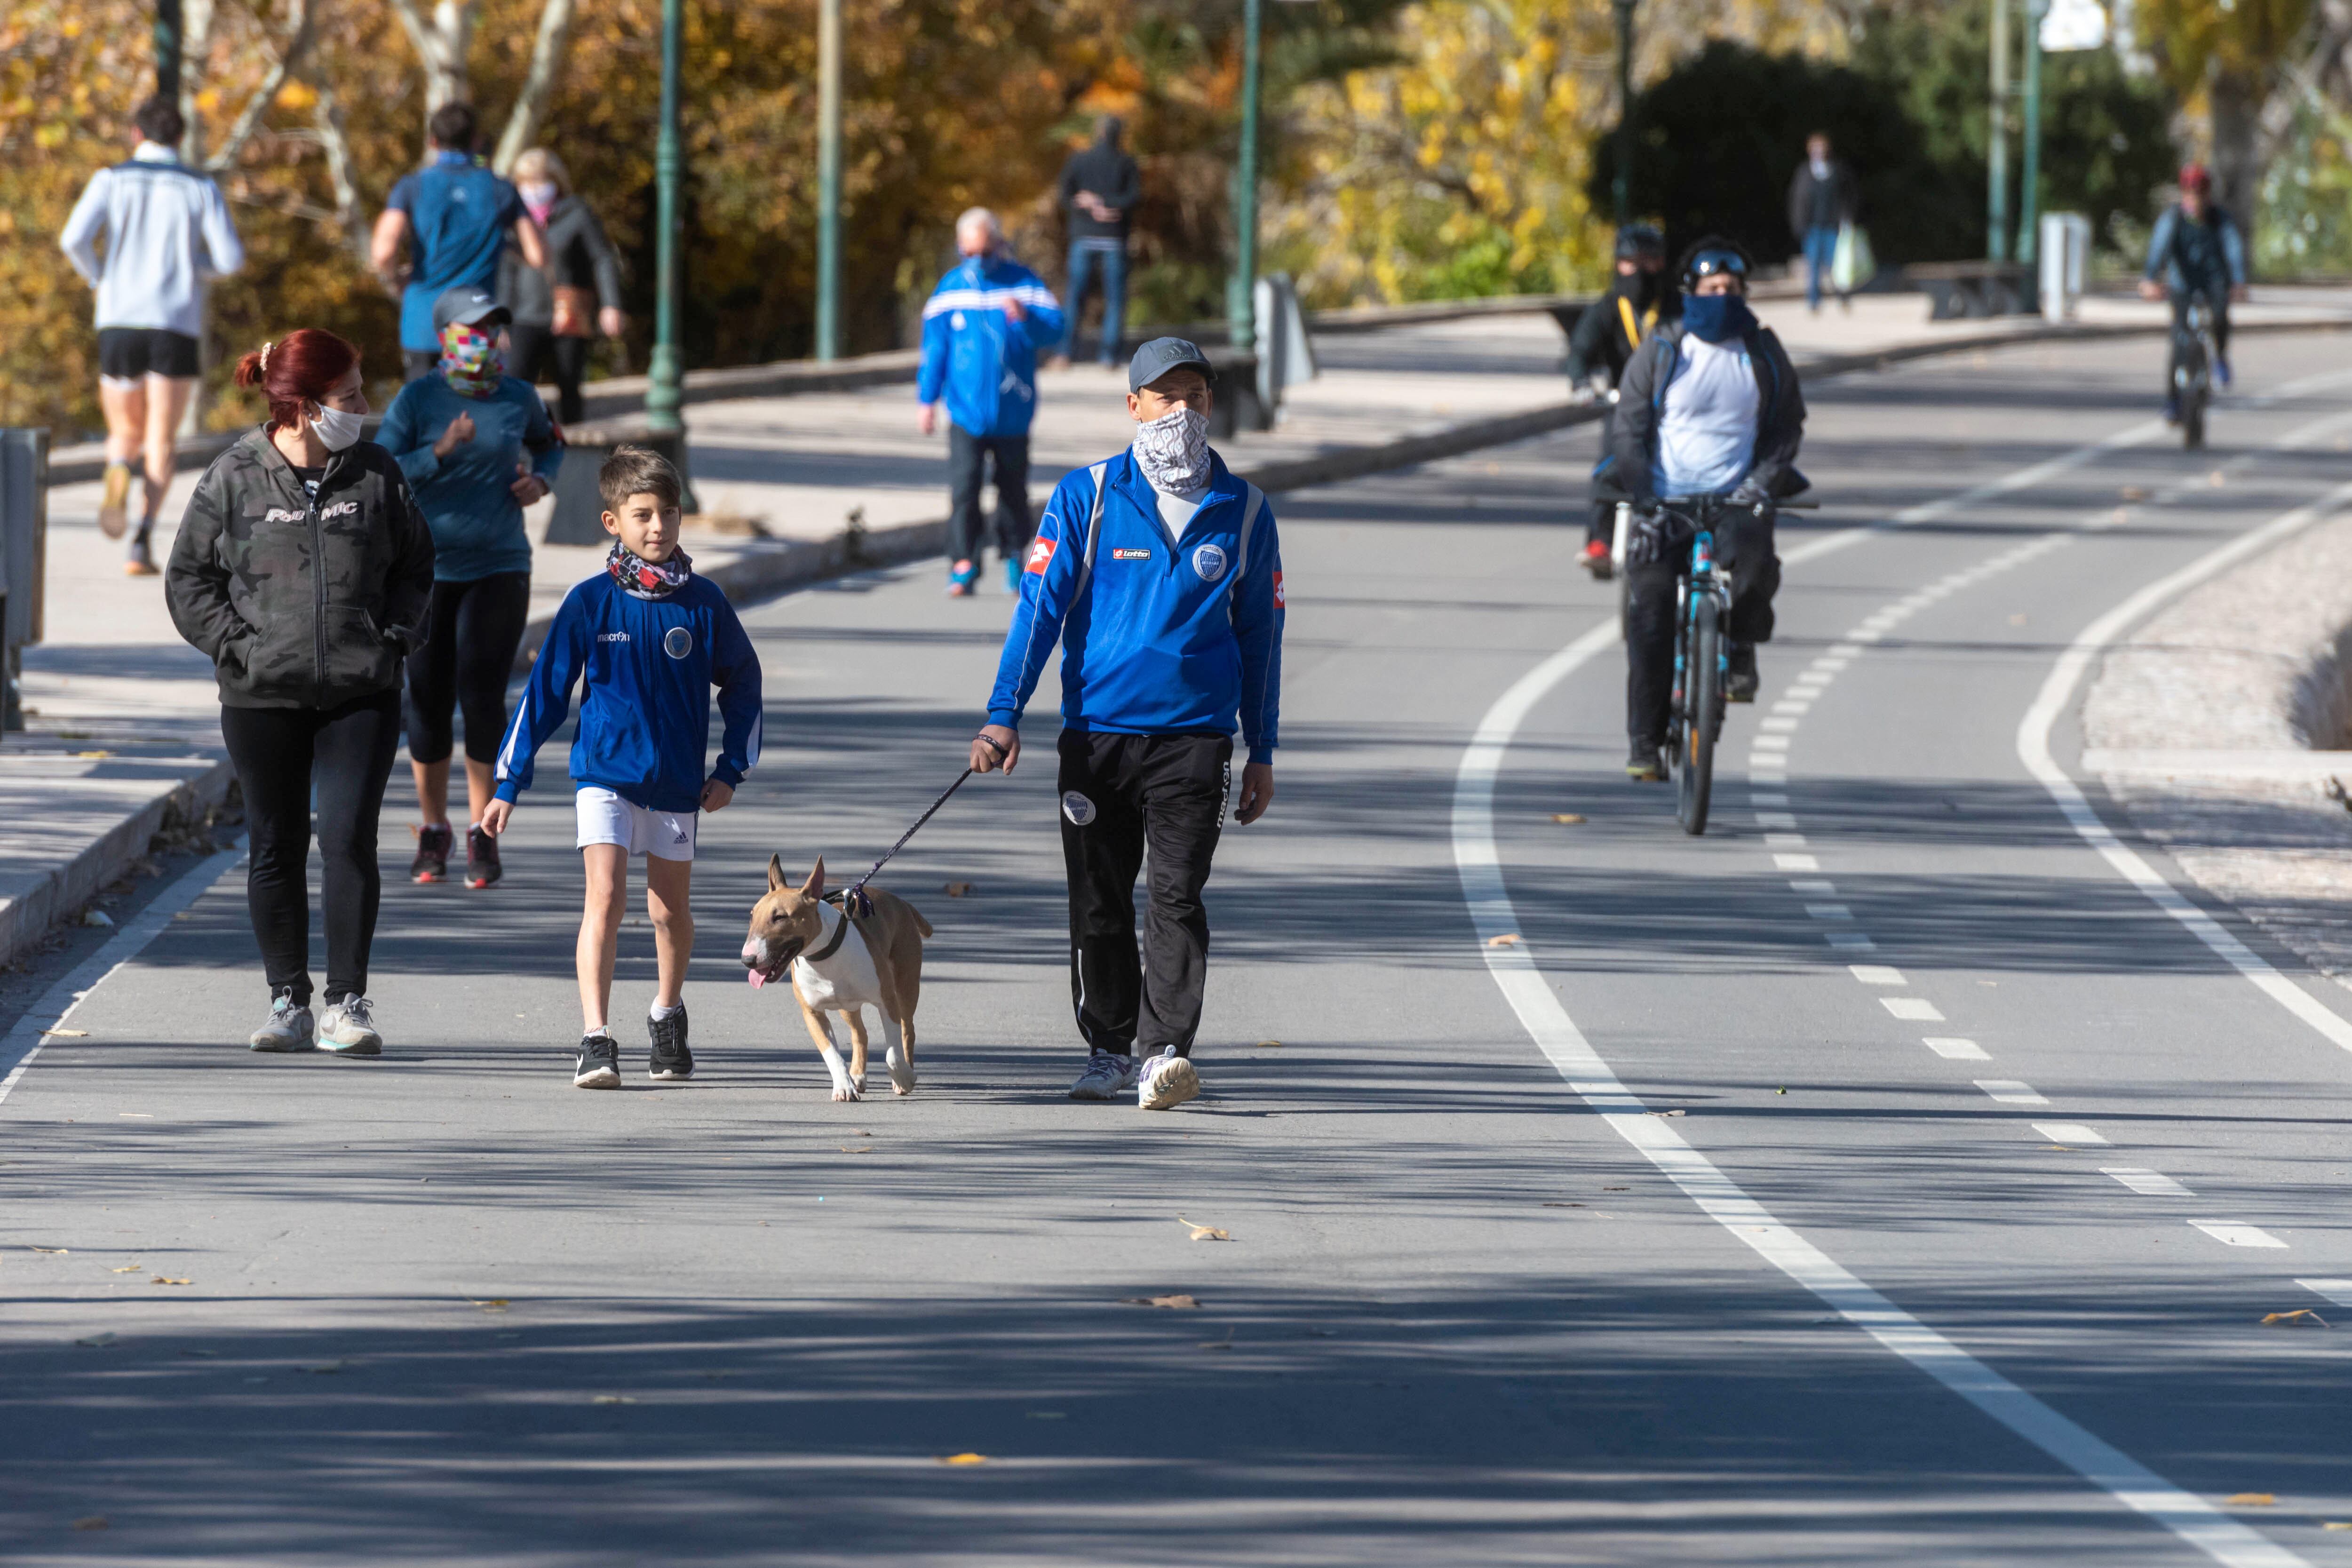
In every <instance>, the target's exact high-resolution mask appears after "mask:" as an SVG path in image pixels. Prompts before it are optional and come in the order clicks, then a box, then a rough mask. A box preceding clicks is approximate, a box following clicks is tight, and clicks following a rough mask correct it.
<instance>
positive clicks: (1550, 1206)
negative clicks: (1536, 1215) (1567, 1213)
mask: <svg viewBox="0 0 2352 1568" xmlns="http://www.w3.org/2000/svg"><path fill="white" fill-rule="evenodd" d="M1583 1206H1584V1205H1582V1204H1546V1205H1544V1207H1546V1208H1548V1209H1580V1208H1582V1207H1583Z"/></svg>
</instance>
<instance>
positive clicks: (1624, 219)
mask: <svg viewBox="0 0 2352 1568" xmlns="http://www.w3.org/2000/svg"><path fill="white" fill-rule="evenodd" d="M1995 3H1996V4H1998V3H1999V0H1995ZM1616 5H1617V179H1616V182H1615V184H1616V191H1615V195H1616V197H1617V226H1618V227H1619V228H1621V229H1622V228H1623V227H1624V226H1626V225H1628V224H1630V223H1632V222H1633V0H1616Z"/></svg>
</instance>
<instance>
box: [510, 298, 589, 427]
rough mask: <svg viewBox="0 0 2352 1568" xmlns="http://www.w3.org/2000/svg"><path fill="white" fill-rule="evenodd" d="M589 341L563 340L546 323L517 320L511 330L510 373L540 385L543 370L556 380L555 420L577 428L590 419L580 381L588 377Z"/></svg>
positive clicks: (577, 339)
mask: <svg viewBox="0 0 2352 1568" xmlns="http://www.w3.org/2000/svg"><path fill="white" fill-rule="evenodd" d="M594 346H595V345H594V344H593V343H592V342H589V340H588V339H586V338H572V337H563V338H559V337H557V336H556V335H555V333H554V332H553V331H551V330H550V329H549V328H548V326H547V324H546V323H545V322H543V321H516V322H514V323H512V324H511V325H509V327H508V328H507V374H509V375H513V376H520V377H521V378H522V379H523V380H525V381H527V382H530V384H532V385H534V386H536V385H537V384H539V373H540V372H541V370H546V371H549V372H551V373H552V374H554V377H555V401H556V414H555V417H556V418H557V419H559V420H561V421H562V423H564V424H566V425H577V424H580V423H581V422H582V421H583V420H584V419H585V418H586V416H587V411H588V405H587V404H586V403H585V402H584V401H583V399H582V397H581V395H580V378H581V377H582V376H583V375H585V374H588V351H589V350H590V349H591V348H593V347H594Z"/></svg>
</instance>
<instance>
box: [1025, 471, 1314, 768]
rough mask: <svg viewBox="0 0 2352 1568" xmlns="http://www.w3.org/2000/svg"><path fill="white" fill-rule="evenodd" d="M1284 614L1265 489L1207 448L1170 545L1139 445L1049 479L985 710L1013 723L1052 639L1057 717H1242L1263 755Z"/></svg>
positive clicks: (1143, 729) (1268, 751)
mask: <svg viewBox="0 0 2352 1568" xmlns="http://www.w3.org/2000/svg"><path fill="white" fill-rule="evenodd" d="M1097 487H1099V488H1097ZM1098 498H1099V505H1098V504H1097V499H1098ZM1252 511H1255V516H1254V517H1253V516H1250V515H1249V514H1250V513H1251V512H1252ZM1097 519H1099V521H1097ZM1283 614H1284V608H1283V594H1282V545H1281V542H1280V541H1279V540H1278V539H1277V538H1276V533H1275V527H1274V509H1273V508H1271V507H1269V506H1267V505H1266V504H1265V497H1264V496H1262V495H1259V494H1257V493H1256V492H1255V489H1253V488H1252V487H1250V486H1248V485H1245V484H1244V483H1243V482H1242V481H1241V480H1239V479H1235V478H1234V476H1233V473H1232V470H1230V469H1228V468H1226V467H1225V463H1224V459H1223V458H1219V457H1217V456H1215V454H1213V453H1212V454H1211V461H1210V480H1209V493H1208V495H1207V497H1206V498H1205V499H1203V500H1202V502H1201V510H1199V511H1198V512H1197V513H1195V514H1194V515H1193V518H1192V522H1191V523H1190V524H1188V525H1187V526H1186V527H1185V530H1184V537H1183V539H1182V540H1181V542H1179V541H1176V540H1173V539H1171V538H1170V537H1169V535H1168V527H1167V524H1165V523H1164V522H1162V521H1160V499H1159V497H1158V495H1157V494H1155V493H1154V492H1153V490H1152V489H1151V486H1150V482H1149V481H1148V480H1146V479H1144V477H1143V473H1142V471H1141V470H1140V469H1139V468H1137V467H1136V463H1135V457H1134V454H1133V453H1132V452H1121V453H1120V454H1119V455H1118V457H1116V458H1111V459H1110V460H1109V461H1108V462H1103V463H1097V464H1096V465H1094V467H1092V468H1080V469H1078V470H1076V472H1074V473H1072V474H1070V475H1068V476H1067V477H1066V478H1065V479H1063V480H1062V482H1061V483H1060V484H1058V485H1056V486H1055V487H1054V499H1053V500H1051V501H1049V502H1047V503H1046V506H1045V521H1043V522H1041V523H1040V524H1039V525H1038V529H1037V538H1036V540H1035V542H1034V543H1032V544H1031V545H1030V547H1029V559H1028V563H1027V567H1026V569H1025V570H1024V572H1023V573H1022V574H1021V604H1020V607H1019V608H1018V609H1016V610H1014V612H1013V629H1012V630H1011V631H1010V632H1008V633H1007V634H1006V635H1005V638H1004V654H1003V658H1001V659H1000V660H999V661H998V663H997V668H996V689H995V691H994V692H992V694H991V695H990V697H989V700H988V721H989V722H990V723H992V724H1003V725H1006V726H1008V727H1013V728H1017V727H1018V726H1019V725H1020V723H1021V711H1022V710H1023V709H1024V708H1026V707H1027V706H1028V705H1029V695H1030V693H1031V692H1033V691H1034V690H1036V689H1037V678H1038V676H1039V675H1041V674H1042V673H1044V671H1045V660H1046V659H1047V658H1050V657H1051V656H1052V654H1053V652H1054V647H1055V644H1056V643H1059V644H1060V645H1061V648H1062V727H1063V728H1064V729H1066V730H1081V731H1107V732H1108V733H1110V734H1115V735H1173V734H1184V733H1198V732H1200V731H1222V732H1223V733H1224V734H1228V735H1230V734H1232V733H1234V731H1235V730H1236V729H1239V730H1240V731H1241V734H1242V738H1243V740H1244V742H1246V743H1247V745H1248V747H1249V759H1250V761H1252V762H1254V763H1267V762H1272V761H1273V760H1274V748H1275V746H1276V744H1277V743H1278V741H1277V736H1276V720H1277V717H1278V714H1279V711H1280V709H1281V705H1282V622H1283Z"/></svg>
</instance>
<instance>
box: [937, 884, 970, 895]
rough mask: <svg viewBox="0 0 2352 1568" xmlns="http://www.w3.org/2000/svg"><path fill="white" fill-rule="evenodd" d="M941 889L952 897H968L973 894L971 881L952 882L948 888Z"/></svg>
mask: <svg viewBox="0 0 2352 1568" xmlns="http://www.w3.org/2000/svg"><path fill="white" fill-rule="evenodd" d="M941 890H942V891H943V892H945V893H946V894H947V896H948V897H949V898H950V899H968V898H970V897H971V883H970V882H950V883H949V884H948V885H947V886H946V888H944V889H941Z"/></svg>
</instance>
